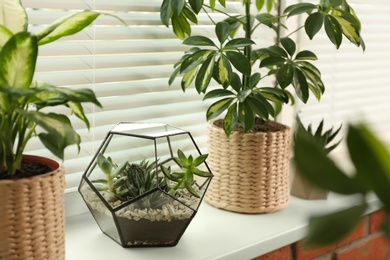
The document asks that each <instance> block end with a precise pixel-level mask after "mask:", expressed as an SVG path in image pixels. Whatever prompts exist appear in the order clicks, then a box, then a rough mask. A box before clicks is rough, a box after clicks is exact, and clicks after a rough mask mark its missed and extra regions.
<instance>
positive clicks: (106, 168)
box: [97, 153, 112, 176]
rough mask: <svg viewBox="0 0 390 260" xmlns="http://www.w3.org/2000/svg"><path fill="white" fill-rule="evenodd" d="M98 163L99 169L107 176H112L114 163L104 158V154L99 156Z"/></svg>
mask: <svg viewBox="0 0 390 260" xmlns="http://www.w3.org/2000/svg"><path fill="white" fill-rule="evenodd" d="M97 163H98V165H99V168H100V169H101V170H102V171H103V172H104V173H105V174H106V175H107V176H110V175H111V171H112V163H111V162H110V161H109V160H107V159H106V157H104V155H103V154H101V153H99V154H98V156H97Z"/></svg>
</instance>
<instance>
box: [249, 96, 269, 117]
mask: <svg viewBox="0 0 390 260" xmlns="http://www.w3.org/2000/svg"><path fill="white" fill-rule="evenodd" d="M246 103H247V104H248V105H249V106H250V107H251V109H252V111H253V112H254V113H255V114H256V115H258V116H259V117H261V118H263V119H268V110H267V107H266V106H265V105H264V103H263V102H261V100H259V99H256V98H252V97H249V98H247V99H246Z"/></svg>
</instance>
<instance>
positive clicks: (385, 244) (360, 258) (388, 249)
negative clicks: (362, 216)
mask: <svg viewBox="0 0 390 260" xmlns="http://www.w3.org/2000/svg"><path fill="white" fill-rule="evenodd" d="M334 259H335V260H390V244H389V241H388V240H387V239H386V238H385V237H384V236H383V235H380V234H378V235H371V236H369V237H367V238H364V239H362V240H360V241H356V242H355V243H351V244H350V245H349V246H348V247H346V248H344V249H342V250H340V251H339V252H337V253H336V255H335V258H334Z"/></svg>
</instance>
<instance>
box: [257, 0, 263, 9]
mask: <svg viewBox="0 0 390 260" xmlns="http://www.w3.org/2000/svg"><path fill="white" fill-rule="evenodd" d="M264 1H265V0H256V8H257V10H258V11H260V10H261V8H263V6H264Z"/></svg>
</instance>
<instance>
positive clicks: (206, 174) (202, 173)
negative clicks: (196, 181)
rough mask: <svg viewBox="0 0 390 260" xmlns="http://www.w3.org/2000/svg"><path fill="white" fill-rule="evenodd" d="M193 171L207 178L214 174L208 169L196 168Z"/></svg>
mask: <svg viewBox="0 0 390 260" xmlns="http://www.w3.org/2000/svg"><path fill="white" fill-rule="evenodd" d="M193 173H194V174H195V175H198V176H200V177H205V178H209V177H213V175H212V174H211V173H209V172H206V171H201V170H199V169H197V168H195V169H194V170H193Z"/></svg>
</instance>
